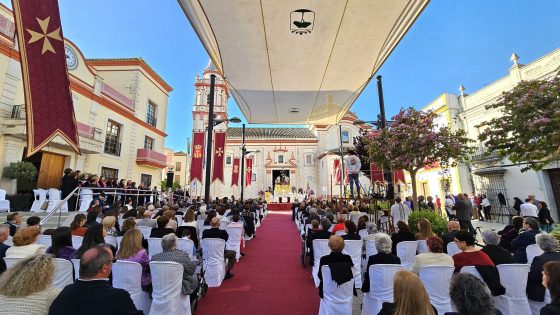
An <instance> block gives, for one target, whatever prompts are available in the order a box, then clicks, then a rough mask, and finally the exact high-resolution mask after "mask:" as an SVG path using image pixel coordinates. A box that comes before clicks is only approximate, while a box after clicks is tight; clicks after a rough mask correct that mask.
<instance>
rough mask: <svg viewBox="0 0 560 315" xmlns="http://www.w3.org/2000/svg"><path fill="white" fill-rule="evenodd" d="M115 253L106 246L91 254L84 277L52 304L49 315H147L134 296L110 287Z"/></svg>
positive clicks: (82, 268) (83, 260)
mask: <svg viewBox="0 0 560 315" xmlns="http://www.w3.org/2000/svg"><path fill="white" fill-rule="evenodd" d="M112 265H113V253H112V252H111V250H110V249H109V247H108V246H106V245H105V244H99V245H97V246H95V247H93V248H91V249H89V250H87V251H86V252H85V253H84V254H83V255H82V258H81V259H80V277H79V279H78V280H76V283H74V284H70V285H68V286H66V287H65V288H64V289H63V290H62V292H60V294H59V295H58V297H57V298H56V299H55V300H54V301H53V302H52V304H51V307H50V309H49V314H52V315H55V314H56V315H65V314H81V315H88V314H92V315H93V314H104V315H111V314H114V315H136V314H143V312H142V311H139V310H137V309H136V306H134V303H133V302H132V299H131V298H130V294H129V293H128V292H127V291H126V290H123V289H116V288H113V287H112V286H111V284H110V283H109V275H110V274H111V268H112Z"/></svg>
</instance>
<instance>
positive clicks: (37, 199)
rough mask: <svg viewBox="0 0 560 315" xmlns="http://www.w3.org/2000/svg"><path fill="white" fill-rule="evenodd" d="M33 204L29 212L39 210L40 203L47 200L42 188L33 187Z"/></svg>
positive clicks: (45, 192)
mask: <svg viewBox="0 0 560 315" xmlns="http://www.w3.org/2000/svg"><path fill="white" fill-rule="evenodd" d="M33 197H34V198H33V204H32V205H31V210H30V211H31V212H41V211H42V210H41V205H42V204H43V203H44V202H45V201H46V200H47V191H46V190H44V189H41V188H39V189H33Z"/></svg>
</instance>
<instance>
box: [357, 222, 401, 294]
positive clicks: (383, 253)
mask: <svg viewBox="0 0 560 315" xmlns="http://www.w3.org/2000/svg"><path fill="white" fill-rule="evenodd" d="M374 235H375V236H374V240H375V249H377V254H375V255H371V256H369V258H368V263H367V268H366V273H365V274H364V282H363V283H362V292H369V289H370V283H369V267H370V266H372V265H377V264H391V265H399V264H400V263H401V259H400V258H399V257H398V256H396V255H393V254H391V250H392V245H393V241H392V240H391V238H390V237H389V235H387V234H385V233H376V234H374Z"/></svg>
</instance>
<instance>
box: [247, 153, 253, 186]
mask: <svg viewBox="0 0 560 315" xmlns="http://www.w3.org/2000/svg"><path fill="white" fill-rule="evenodd" d="M245 164H246V165H247V169H246V170H245V186H249V185H251V180H252V179H253V159H245Z"/></svg>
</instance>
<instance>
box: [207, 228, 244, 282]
mask: <svg viewBox="0 0 560 315" xmlns="http://www.w3.org/2000/svg"><path fill="white" fill-rule="evenodd" d="M210 225H211V226H212V227H211V228H210V229H207V230H204V231H203V232H202V239H205V238H221V239H223V240H224V241H226V242H227V240H228V239H229V234H228V232H226V230H220V218H218V217H213V218H212V221H210ZM241 237H243V236H241ZM236 254H237V253H236V252H235V251H234V250H227V249H225V248H224V258H226V259H227V266H226V276H225V278H224V279H229V278H231V277H233V274H232V273H231V269H233V265H234V264H235V260H236V258H235V256H236Z"/></svg>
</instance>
